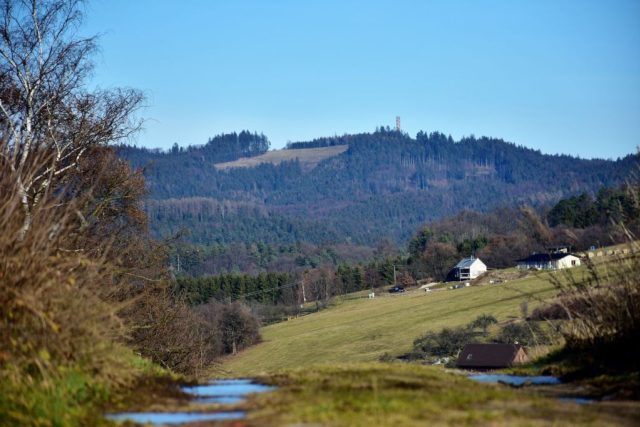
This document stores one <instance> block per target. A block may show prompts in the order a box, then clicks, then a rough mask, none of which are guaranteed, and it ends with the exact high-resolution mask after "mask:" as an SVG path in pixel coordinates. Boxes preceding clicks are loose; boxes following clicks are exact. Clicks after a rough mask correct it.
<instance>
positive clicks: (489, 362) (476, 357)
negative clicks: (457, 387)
mask: <svg viewBox="0 0 640 427" xmlns="http://www.w3.org/2000/svg"><path fill="white" fill-rule="evenodd" d="M527 360H528V357H527V353H525V351H524V348H522V346H521V345H518V344H467V345H465V346H464V348H463V349H462V352H461V353H460V356H458V361H457V363H456V365H457V366H458V367H459V368H464V369H499V368H509V367H511V366H513V365H518V364H520V363H524V362H526V361H527Z"/></svg>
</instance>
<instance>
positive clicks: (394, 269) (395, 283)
mask: <svg viewBox="0 0 640 427" xmlns="http://www.w3.org/2000/svg"><path fill="white" fill-rule="evenodd" d="M396 285H397V282H396V265H395V264H393V286H396Z"/></svg>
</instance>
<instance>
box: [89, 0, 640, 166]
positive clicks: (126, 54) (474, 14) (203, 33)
mask: <svg viewBox="0 0 640 427" xmlns="http://www.w3.org/2000/svg"><path fill="white" fill-rule="evenodd" d="M86 15H87V16H86V25H85V28H84V29H83V32H87V33H99V34H100V35H101V37H100V42H99V44H100V48H101V49H100V52H99V54H98V55H97V56H96V70H95V75H94V80H93V82H92V83H93V84H94V85H97V86H99V87H102V88H109V87H117V86H127V87H135V88H138V89H141V90H143V91H144V93H145V94H146V95H147V107H146V108H145V109H144V111H142V113H141V115H142V116H143V117H145V118H146V120H147V121H146V124H145V130H144V132H143V133H141V134H140V135H138V137H137V144H139V145H144V146H147V147H162V148H168V147H170V146H171V145H172V144H173V143H174V142H177V143H178V144H180V145H188V144H203V143H205V142H206V140H207V138H208V137H209V136H213V135H216V134H218V133H223V132H230V131H240V130H242V129H249V130H251V131H258V132H264V133H265V135H267V136H268V137H269V139H270V140H271V144H272V147H273V148H280V147H282V146H284V144H286V143H287V141H301V140H308V139H312V138H314V137H319V136H329V135H334V134H342V133H355V132H363V131H373V130H374V128H375V127H376V126H379V125H389V126H393V125H394V122H395V116H396V115H399V116H401V118H402V125H403V126H402V127H403V129H404V130H405V131H406V132H408V133H409V134H411V135H415V133H416V132H417V131H419V130H425V131H435V130H437V131H441V132H444V133H446V134H451V135H452V136H453V137H454V138H456V139H457V138H459V137H461V136H463V135H470V134H474V135H476V136H481V135H487V136H494V137H500V138H503V139H505V140H508V141H511V142H515V143H517V144H521V145H525V146H527V147H532V148H536V149H540V150H541V151H543V152H546V153H566V154H572V155H579V156H581V157H603V158H615V157H618V156H623V155H625V154H629V153H632V152H635V151H636V147H637V146H638V144H640V1H635V0H630V1H613V0H612V1H588V0H580V1H562V0H560V1H545V0H537V1H528V2H524V1H513V0H505V1H462V0H460V1H444V0H443V1H426V0H425V1H408V0H395V1H376V0H358V1H356V0H322V1H320V0H317V1H313V0H297V1H293V0H209V1H207V0H190V1H164V0H153V1H151V0H149V1H142V0H136V1H133V0H93V1H91V2H90V3H89V4H88V6H87V8H86Z"/></svg>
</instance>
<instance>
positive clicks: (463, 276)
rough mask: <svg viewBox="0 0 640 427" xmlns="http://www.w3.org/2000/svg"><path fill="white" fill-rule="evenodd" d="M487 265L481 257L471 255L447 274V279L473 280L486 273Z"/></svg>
mask: <svg viewBox="0 0 640 427" xmlns="http://www.w3.org/2000/svg"><path fill="white" fill-rule="evenodd" d="M486 271H487V266H486V265H485V263H484V262H482V261H480V258H475V257H469V258H463V259H462V260H460V262H459V263H457V264H456V266H455V267H453V269H452V270H451V271H450V272H449V274H448V275H447V281H449V282H451V281H462V280H473V279H475V278H476V277H478V276H480V275H481V274H482V273H486Z"/></svg>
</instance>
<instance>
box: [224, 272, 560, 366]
mask: <svg viewBox="0 0 640 427" xmlns="http://www.w3.org/2000/svg"><path fill="white" fill-rule="evenodd" d="M549 274H551V273H540V274H532V275H530V276H528V277H525V278H521V279H515V280H508V281H507V282H502V283H498V284H485V285H480V286H470V287H465V288H462V289H455V290H449V289H442V290H435V291H431V292H425V291H423V290H413V291H409V292H406V293H404V294H396V295H390V294H379V295H376V298H374V299H368V298H367V295H366V293H362V294H354V295H351V296H349V297H347V298H344V299H340V300H337V301H336V302H335V304H334V306H332V307H330V308H328V309H326V310H323V311H320V312H318V313H314V314H310V315H307V316H304V317H298V318H294V319H291V320H289V321H286V322H282V323H277V324H274V325H269V326H267V327H265V328H263V329H262V337H263V342H262V343H260V344H258V345H257V346H255V347H252V348H250V349H247V350H246V351H243V352H242V353H240V354H238V355H236V356H234V357H230V358H228V359H227V360H226V361H225V362H224V363H223V364H222V366H221V368H222V370H223V373H224V374H225V375H233V376H243V375H256V374H260V373H264V372H273V371H275V370H278V369H283V368H299V367H308V366H312V365H316V364H345V363H359V362H371V361H377V360H379V358H380V356H382V355H383V354H385V353H388V354H390V355H393V356H397V355H400V354H402V353H404V352H407V351H409V350H410V349H411V347H412V344H413V340H414V339H416V338H417V337H419V336H420V335H422V334H424V333H425V332H427V331H437V330H440V329H442V328H443V327H451V326H461V325H464V324H466V323H468V322H470V321H472V320H473V319H475V318H476V317H477V316H478V315H480V314H483V313H486V314H491V315H493V316H494V317H495V318H496V319H498V321H499V322H505V321H508V320H512V319H517V318H519V317H520V315H521V314H520V313H521V304H522V303H523V302H527V304H528V308H529V310H531V309H533V308H535V306H536V305H538V304H540V301H542V300H544V299H548V298H550V297H553V296H554V295H555V294H556V293H557V290H556V289H555V288H554V287H553V285H552V284H551V283H550V282H549V280H548V279H549V277H548V275H549Z"/></svg>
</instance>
